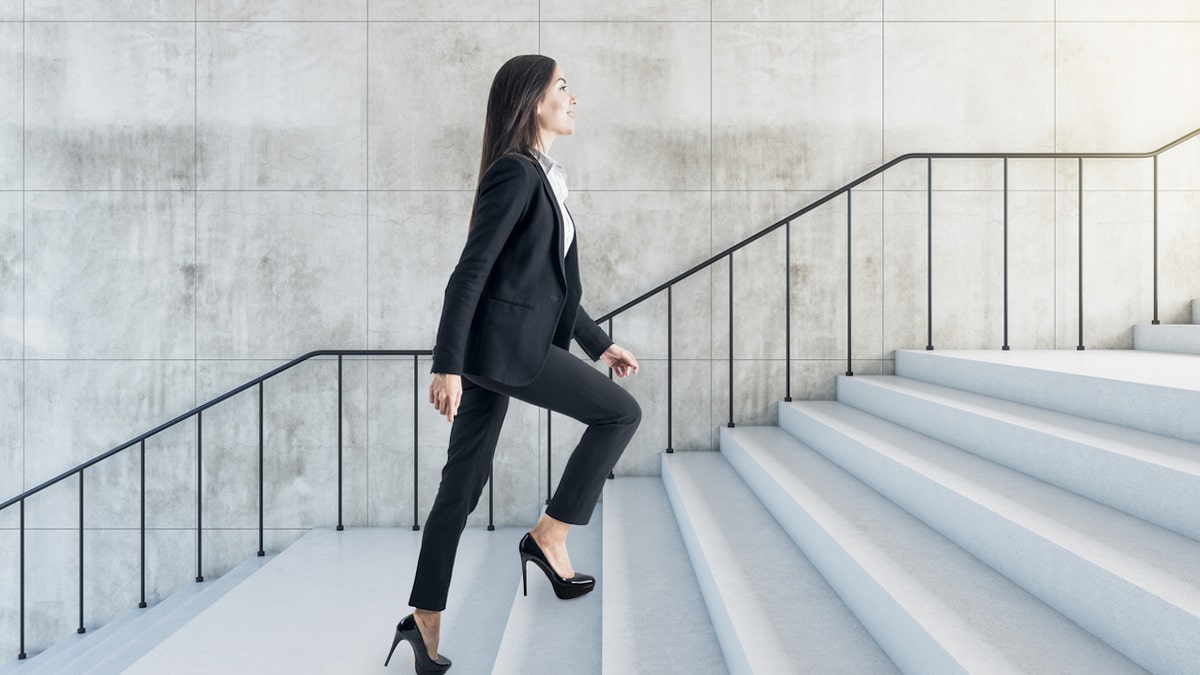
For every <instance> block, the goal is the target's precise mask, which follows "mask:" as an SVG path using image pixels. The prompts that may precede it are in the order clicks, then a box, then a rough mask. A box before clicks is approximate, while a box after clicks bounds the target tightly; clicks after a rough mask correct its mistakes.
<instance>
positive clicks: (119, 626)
mask: <svg viewBox="0 0 1200 675" xmlns="http://www.w3.org/2000/svg"><path fill="white" fill-rule="evenodd" d="M214 583H215V580H214ZM203 590H204V586H202V585H200V584H196V583H185V584H184V585H183V586H182V587H180V588H179V589H178V590H176V591H175V592H174V593H172V594H171V595H168V596H167V597H165V598H163V599H162V601H161V602H158V603H156V604H153V605H150V606H148V607H145V608H135V609H133V610H130V611H129V612H127V613H125V614H123V615H121V616H119V617H117V618H116V619H114V620H113V621H110V622H109V623H107V624H104V625H103V626H100V627H99V628H97V629H96V630H94V631H89V632H88V633H85V634H84V635H68V636H67V637H65V638H63V639H62V640H60V641H59V642H56V643H55V644H54V645H51V646H50V648H49V649H47V650H46V651H45V652H42V653H41V654H38V655H36V656H34V657H31V658H30V659H29V665H30V666H31V667H30V668H29V669H28V670H23V671H22V672H24V673H29V674H36V673H55V672H59V671H60V670H61V669H62V667H63V666H64V665H65V664H67V663H70V662H72V661H73V660H75V659H76V658H78V657H80V656H81V655H83V654H85V653H87V652H88V651H90V650H92V649H94V648H97V647H99V646H100V645H106V644H109V642H110V641H113V642H120V641H122V640H123V639H125V638H126V636H128V635H136V634H137V633H138V632H140V631H142V630H144V629H145V628H146V627H147V626H150V625H152V624H154V623H155V622H157V621H159V620H161V619H162V618H163V617H164V616H167V615H168V614H170V613H171V612H173V611H175V609H176V608H178V607H179V606H180V605H183V604H184V603H186V602H187V601H188V600H189V599H190V598H191V597H192V596H194V595H196V594H198V593H200V592H201V591H203ZM60 647H62V648H61V649H60Z"/></svg>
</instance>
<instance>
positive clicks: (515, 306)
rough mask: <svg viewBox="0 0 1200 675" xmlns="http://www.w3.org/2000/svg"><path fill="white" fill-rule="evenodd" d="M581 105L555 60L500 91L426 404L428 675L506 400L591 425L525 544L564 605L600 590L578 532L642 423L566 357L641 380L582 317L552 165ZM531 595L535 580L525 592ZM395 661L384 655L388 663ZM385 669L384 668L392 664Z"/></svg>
mask: <svg viewBox="0 0 1200 675" xmlns="http://www.w3.org/2000/svg"><path fill="white" fill-rule="evenodd" d="M574 108H575V98H574V97H573V96H571V94H570V92H569V91H568V90H567V81H566V78H565V77H564V76H563V73H562V70H561V69H560V68H559V67H558V65H557V64H556V63H555V62H554V60H553V59H550V58H547V57H545V56H537V55H529V56H518V57H515V58H513V59H511V60H509V61H508V62H507V63H505V64H504V65H503V66H502V67H501V68H500V70H499V71H498V72H497V73H496V77H495V79H494V80H493V81H492V88H491V93H490V94H489V96H488V106H487V118H486V122H485V124H484V130H483V157H482V159H481V161H480V166H479V185H478V188H477V190H476V193H475V207H474V211H473V213H472V216H471V225H470V228H469V230H468V234H467V243H466V245H465V246H464V247H463V252H462V256H461V257H460V258H459V261H458V265H457V266H456V267H455V268H454V272H453V273H452V274H451V276H450V281H449V283H448V284H447V285H446V294H445V301H444V304H443V306H442V318H441V322H440V324H439V325H438V332H437V344H436V345H435V346H434V349H433V373H434V375H433V382H432V383H431V384H430V385H429V401H430V403H432V404H433V405H434V406H435V407H436V408H437V409H438V412H439V413H440V414H442V415H445V417H446V419H447V421H449V422H451V423H452V424H453V426H452V427H451V430H450V448H449V452H448V456H447V459H446V466H445V467H444V468H443V469H442V482H441V485H440V486H439V488H438V494H437V497H436V498H435V499H434V503H433V509H432V510H431V511H430V513H429V519H428V520H427V521H426V523H425V532H424V534H423V536H422V539H421V554H420V557H419V559H418V561H417V572H416V578H415V579H414V581H413V589H412V595H411V596H410V597H409V604H410V605H412V607H413V608H414V609H413V613H412V614H410V615H408V616H406V617H404V619H402V620H401V621H400V624H399V625H398V626H397V627H396V637H395V639H394V640H393V641H392V652H394V651H395V649H396V645H397V644H398V643H399V642H400V640H407V641H408V642H409V644H410V645H412V647H413V653H414V655H415V658H416V667H417V672H418V673H442V672H445V671H446V670H447V669H448V668H449V667H450V660H449V659H447V658H446V657H444V656H439V655H438V653H437V646H438V638H439V635H440V633H441V612H442V610H443V609H445V606H446V594H447V592H448V590H449V587H450V575H451V571H452V570H453V567H454V556H455V552H456V550H457V548H458V541H459V537H460V536H461V534H462V530H463V527H464V526H465V525H466V521H467V515H468V514H469V513H470V512H471V511H472V510H474V508H475V505H476V504H478V502H479V496H480V494H481V493H482V492H483V487H484V484H485V483H486V482H487V480H488V478H489V471H490V467H491V462H492V455H493V453H494V452H495V449H496V441H497V439H498V437H499V435H500V427H501V425H502V424H503V422H504V414H505V412H506V410H507V409H508V399H509V397H515V398H517V399H519V400H522V401H526V402H528V403H531V404H533V405H536V406H539V407H543V408H548V409H550V410H553V411H555V412H557V413H561V414H563V415H568V416H570V417H573V418H574V419H577V420H579V421H581V422H584V423H585V424H587V425H588V429H587V431H585V432H584V434H583V437H582V438H581V439H580V441H579V445H578V446H577V447H576V448H575V450H574V451H573V452H572V454H571V458H570V459H569V460H568V461H567V464H566V466H565V467H564V469H563V474H562V479H561V480H560V482H559V486H558V489H557V490H556V491H555V493H554V497H553V498H552V499H551V500H550V503H549V505H548V506H547V507H546V511H545V513H544V514H542V516H541V519H540V520H538V522H537V525H535V526H534V528H533V529H532V530H531V531H530V532H528V533H527V534H526V535H525V536H524V537H523V538H522V539H521V541H520V543H519V544H518V551H519V553H520V556H521V572H522V579H523V580H524V578H525V569H526V563H527V562H533V563H534V564H535V565H537V566H538V567H540V568H541V569H542V571H543V572H545V574H546V577H547V578H548V579H549V580H550V582H551V584H552V586H553V587H554V591H555V593H556V594H557V595H558V597H559V598H563V599H568V598H575V597H579V596H580V595H583V594H585V593H588V592H590V591H591V590H592V589H593V588H594V587H595V583H596V581H595V579H594V578H593V577H591V576H589V575H586V574H578V573H576V572H575V570H574V569H573V568H572V567H571V560H570V558H569V557H568V555H567V548H566V537H567V531H568V530H569V529H570V526H571V525H586V524H587V523H588V520H589V519H590V518H591V514H592V511H593V510H594V509H595V506H596V502H597V500H599V498H600V491H601V489H602V488H603V487H604V480H605V478H606V477H607V476H608V474H609V472H610V471H611V470H612V468H613V466H614V465H615V464H616V463H617V458H618V457H620V455H621V453H622V452H623V451H624V449H625V446H626V445H627V444H628V443H629V439H630V438H631V437H632V436H633V433H634V431H635V430H636V429H637V426H638V423H639V422H640V421H641V409H640V408H639V407H638V404H637V402H636V401H634V399H633V397H632V396H630V395H629V394H628V393H627V392H626V391H625V390H624V389H622V388H621V387H620V386H618V385H617V384H615V383H614V382H613V381H612V380H611V379H609V378H608V377H606V376H604V375H602V374H601V373H600V372H599V371H597V370H596V369H594V368H592V367H591V366H589V365H587V364H586V363H584V362H583V361H581V360H580V359H578V358H575V357H574V356H571V354H570V353H569V352H568V351H567V349H568V347H569V344H570V340H571V338H572V337H574V338H575V340H576V341H577V342H578V343H579V345H580V346H581V347H582V348H583V350H584V351H585V352H586V353H587V354H588V356H589V357H591V359H592V360H593V361H597V360H599V359H603V360H604V362H605V363H606V364H607V365H608V367H609V368H611V369H612V370H613V371H614V372H615V373H616V374H617V375H618V376H620V377H622V378H623V377H625V376H626V375H630V374H633V373H636V372H637V371H638V363H637V360H636V359H634V357H633V354H631V353H630V352H629V351H627V350H625V349H622V348H621V347H619V346H617V345H615V344H613V342H612V340H610V339H609V338H608V336H607V335H606V334H605V333H604V331H603V330H601V329H600V328H599V327H598V326H597V325H596V322H595V321H593V320H592V319H591V317H589V316H588V314H587V312H585V311H584V310H583V308H582V307H580V306H579V299H580V296H581V295H582V288H581V287H580V282H579V254H578V245H577V243H576V240H577V237H576V232H575V224H574V221H573V220H572V218H571V215H570V213H569V212H568V211H567V207H566V203H565V202H566V198H567V188H566V176H565V172H564V171H563V169H562V167H561V166H560V165H558V164H557V163H556V162H555V161H554V160H553V159H551V158H550V157H549V154H548V153H549V152H550V146H551V145H552V144H553V143H554V140H555V139H556V138H558V137H559V136H568V135H570V134H573V133H574V132H575V113H574ZM525 583H526V584H527V583H528V582H527V581H525ZM392 652H389V653H388V661H390V660H391V654H392ZM384 665H387V662H386V661H385V663H384Z"/></svg>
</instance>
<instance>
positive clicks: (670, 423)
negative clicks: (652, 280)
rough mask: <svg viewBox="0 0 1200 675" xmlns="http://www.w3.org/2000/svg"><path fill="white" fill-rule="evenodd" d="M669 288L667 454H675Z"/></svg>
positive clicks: (669, 297) (668, 298)
mask: <svg viewBox="0 0 1200 675" xmlns="http://www.w3.org/2000/svg"><path fill="white" fill-rule="evenodd" d="M671 316H672V314H671V286H667V452H668V453H672V452H675V447H674V445H673V444H672V442H671V439H672V436H671V434H672V430H673V428H674V419H673V418H672V416H671V408H672V405H673V404H672V397H673V390H672V386H673V385H672V361H673V359H674V354H673V353H672V351H671V342H672V339H671Z"/></svg>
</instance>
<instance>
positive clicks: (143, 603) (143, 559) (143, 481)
mask: <svg viewBox="0 0 1200 675" xmlns="http://www.w3.org/2000/svg"><path fill="white" fill-rule="evenodd" d="M141 446H142V463H141V484H142V490H141V492H142V498H141V512H142V525H141V549H142V551H141V578H142V598H141V600H140V601H139V602H138V609H145V608H146V439H144V438H143V439H142V442H141Z"/></svg>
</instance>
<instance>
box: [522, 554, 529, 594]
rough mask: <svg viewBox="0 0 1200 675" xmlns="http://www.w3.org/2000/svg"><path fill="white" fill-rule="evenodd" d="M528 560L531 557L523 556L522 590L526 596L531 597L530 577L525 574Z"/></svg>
mask: <svg viewBox="0 0 1200 675" xmlns="http://www.w3.org/2000/svg"><path fill="white" fill-rule="evenodd" d="M528 562H529V558H526V557H522V558H521V590H522V592H523V593H522V594H523V595H524V596H525V597H529V579H528V578H527V577H526V576H525V574H526V571H525V568H526V567H527V565H526V563H528Z"/></svg>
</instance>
